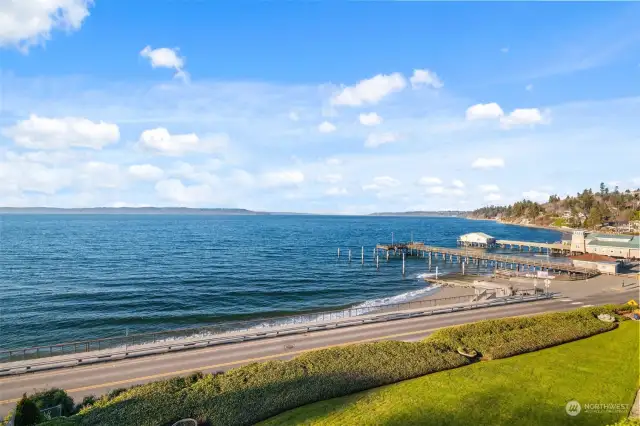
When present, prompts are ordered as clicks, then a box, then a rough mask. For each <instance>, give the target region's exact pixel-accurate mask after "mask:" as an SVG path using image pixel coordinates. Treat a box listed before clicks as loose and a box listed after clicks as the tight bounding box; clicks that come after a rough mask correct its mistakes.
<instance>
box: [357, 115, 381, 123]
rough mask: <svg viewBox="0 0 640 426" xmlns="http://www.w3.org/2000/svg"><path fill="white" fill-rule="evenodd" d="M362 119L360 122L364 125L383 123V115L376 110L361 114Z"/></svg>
mask: <svg viewBox="0 0 640 426" xmlns="http://www.w3.org/2000/svg"><path fill="white" fill-rule="evenodd" d="M358 118H359V120H360V124H362V125H363V126H377V125H378V124H380V123H382V117H380V116H379V115H378V114H376V113H375V112H370V113H368V114H360V116H359V117H358Z"/></svg>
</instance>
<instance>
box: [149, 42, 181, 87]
mask: <svg viewBox="0 0 640 426" xmlns="http://www.w3.org/2000/svg"><path fill="white" fill-rule="evenodd" d="M140 56H142V57H143V58H147V59H149V62H150V63H151V67H152V68H172V69H174V70H176V73H175V75H174V78H179V79H182V80H185V81H186V80H188V79H189V74H188V73H187V72H186V71H185V70H184V58H183V57H181V56H179V55H178V49H172V48H168V47H160V48H158V49H152V48H151V46H146V47H145V48H144V49H142V50H141V51H140Z"/></svg>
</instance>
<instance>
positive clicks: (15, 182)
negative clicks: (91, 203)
mask: <svg viewBox="0 0 640 426" xmlns="http://www.w3.org/2000/svg"><path fill="white" fill-rule="evenodd" d="M73 180H74V172H73V170H70V169H68V168H61V167H49V166H47V165H44V164H40V163H35V162H31V161H25V160H23V159H13V160H12V161H6V162H0V194H14V195H21V193H22V192H23V191H30V192H38V193H42V194H49V195H53V194H55V193H56V192H58V191H59V190H61V189H63V188H67V187H69V186H71V184H72V183H73Z"/></svg>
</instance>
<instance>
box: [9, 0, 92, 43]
mask: <svg viewBox="0 0 640 426" xmlns="http://www.w3.org/2000/svg"><path fill="white" fill-rule="evenodd" d="M92 5H93V1H92V0H46V1H42V0H4V1H2V2H0V46H15V47H17V48H19V49H20V50H22V51H24V52H27V51H28V49H29V47H31V46H34V45H38V44H44V42H45V41H46V40H49V39H50V38H51V32H52V31H54V30H63V31H67V32H71V31H77V30H78V29H80V27H81V26H82V23H83V22H84V20H85V18H86V17H87V16H89V7H90V6H92Z"/></svg>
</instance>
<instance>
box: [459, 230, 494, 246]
mask: <svg viewBox="0 0 640 426" xmlns="http://www.w3.org/2000/svg"><path fill="white" fill-rule="evenodd" d="M458 245H460V246H465V247H494V246H495V245H496V239H495V238H493V237H492V236H491V235H489V234H485V233H484V232H471V233H469V234H464V235H461V236H460V237H459V238H458Z"/></svg>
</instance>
